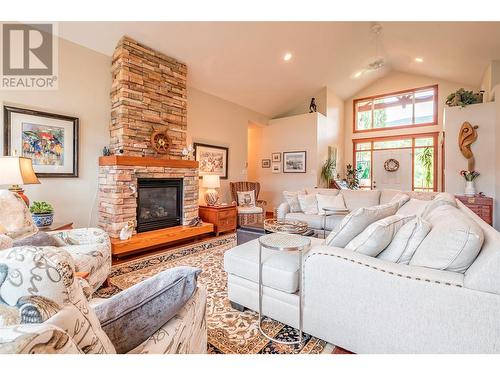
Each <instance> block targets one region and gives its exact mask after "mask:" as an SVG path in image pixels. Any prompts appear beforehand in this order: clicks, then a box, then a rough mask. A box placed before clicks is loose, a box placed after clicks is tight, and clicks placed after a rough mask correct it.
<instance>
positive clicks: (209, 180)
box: [202, 175, 220, 189]
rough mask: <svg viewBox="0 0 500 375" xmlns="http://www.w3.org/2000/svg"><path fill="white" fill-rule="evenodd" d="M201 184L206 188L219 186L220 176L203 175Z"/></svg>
mask: <svg viewBox="0 0 500 375" xmlns="http://www.w3.org/2000/svg"><path fill="white" fill-rule="evenodd" d="M202 186H203V187H204V188H208V189H215V188H219V187H220V177H219V176H218V175H205V176H203V182H202Z"/></svg>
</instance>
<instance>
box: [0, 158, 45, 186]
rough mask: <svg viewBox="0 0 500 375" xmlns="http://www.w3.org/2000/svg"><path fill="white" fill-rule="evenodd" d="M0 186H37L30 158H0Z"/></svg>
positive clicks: (37, 182)
mask: <svg viewBox="0 0 500 375" xmlns="http://www.w3.org/2000/svg"><path fill="white" fill-rule="evenodd" d="M0 172H1V173H0V185H30V184H39V183H40V181H38V178H37V177H36V174H35V171H34V170H33V164H32V162H31V159H30V158H25V157H21V156H1V157H0Z"/></svg>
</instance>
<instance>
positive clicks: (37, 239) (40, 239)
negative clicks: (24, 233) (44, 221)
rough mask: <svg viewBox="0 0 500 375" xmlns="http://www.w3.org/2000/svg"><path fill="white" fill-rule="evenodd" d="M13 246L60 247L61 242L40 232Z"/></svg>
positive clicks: (16, 242)
mask: <svg viewBox="0 0 500 375" xmlns="http://www.w3.org/2000/svg"><path fill="white" fill-rule="evenodd" d="M12 246H13V247H18V246H59V242H58V241H57V240H56V239H55V238H54V237H52V236H51V235H49V234H47V233H45V232H38V233H36V234H34V235H32V236H29V237H26V238H23V239H22V240H15V241H14V243H13V245H12Z"/></svg>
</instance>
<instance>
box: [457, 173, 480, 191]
mask: <svg viewBox="0 0 500 375" xmlns="http://www.w3.org/2000/svg"><path fill="white" fill-rule="evenodd" d="M460 176H462V177H463V178H465V195H467V196H470V197H473V196H474V195H476V186H475V184H474V180H475V179H476V178H477V177H478V176H479V172H476V171H460Z"/></svg>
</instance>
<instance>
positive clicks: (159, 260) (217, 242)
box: [97, 234, 332, 354]
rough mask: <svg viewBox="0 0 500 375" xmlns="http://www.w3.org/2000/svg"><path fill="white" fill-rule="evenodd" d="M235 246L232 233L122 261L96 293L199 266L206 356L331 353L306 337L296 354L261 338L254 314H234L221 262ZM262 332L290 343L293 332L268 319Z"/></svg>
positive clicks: (102, 294)
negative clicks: (204, 304) (183, 267)
mask: <svg viewBox="0 0 500 375" xmlns="http://www.w3.org/2000/svg"><path fill="white" fill-rule="evenodd" d="M234 246H236V234H229V235H225V236H220V237H217V238H211V239H208V240H206V241H203V242H200V243H197V244H194V245H187V246H182V247H179V248H175V249H169V250H165V252H161V253H157V254H155V255H151V256H145V257H143V258H140V259H137V260H133V261H130V262H125V263H121V264H119V265H116V266H113V268H112V271H111V275H110V286H109V287H106V288H101V289H99V291H98V292H97V295H98V296H100V297H107V296H108V297H109V296H110V295H112V294H115V293H117V292H119V291H120V290H123V289H126V288H129V287H130V286H132V285H134V284H136V283H138V282H140V281H142V280H145V279H147V278H149V277H151V276H153V275H155V274H157V273H159V272H161V271H163V270H165V269H168V268H172V267H176V266H180V265H187V266H193V267H199V268H201V269H202V270H203V272H202V273H201V274H200V276H199V283H200V284H203V285H204V286H205V287H206V288H207V289H208V301H207V325H208V343H209V344H208V352H209V353H221V354H260V353H262V354H266V353H301V354H302V353H303V354H308V353H322V352H329V353H331V351H332V346H331V345H328V346H327V343H326V342H325V341H323V340H319V339H317V338H315V337H312V336H309V335H305V345H304V346H303V348H302V349H300V350H299V349H298V348H297V347H294V346H292V345H280V344H275V343H273V342H271V341H270V340H268V339H267V338H265V337H264V336H262V335H261V334H260V332H259V330H258V328H257V321H258V315H257V313H256V312H253V311H250V310H245V312H239V311H237V310H234V309H232V308H231V306H230V304H229V300H228V299H227V292H226V283H227V277H226V273H225V272H224V267H223V263H224V252H225V251H226V250H228V249H230V248H232V247H234ZM264 328H265V330H266V332H269V333H271V334H270V335H271V336H272V337H275V338H278V339H280V340H288V341H293V340H295V339H296V335H297V333H298V332H297V331H296V330H295V329H293V328H291V327H289V326H286V325H284V324H282V323H279V322H276V321H274V320H272V319H266V320H265V321H264Z"/></svg>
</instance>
